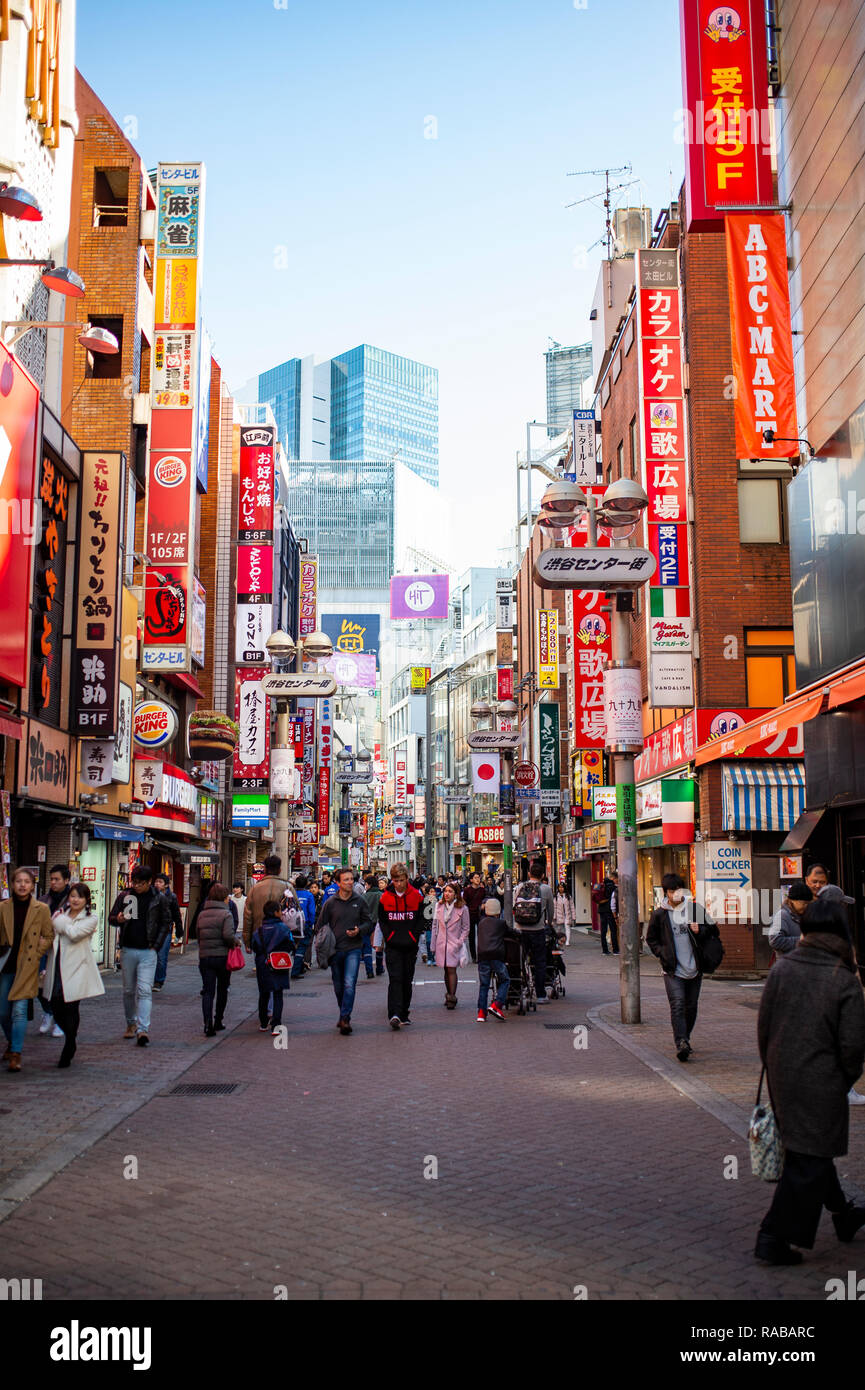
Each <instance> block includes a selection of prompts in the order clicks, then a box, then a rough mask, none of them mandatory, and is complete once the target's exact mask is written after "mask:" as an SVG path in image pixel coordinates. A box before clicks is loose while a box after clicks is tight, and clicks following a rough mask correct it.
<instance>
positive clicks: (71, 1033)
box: [43, 883, 105, 1067]
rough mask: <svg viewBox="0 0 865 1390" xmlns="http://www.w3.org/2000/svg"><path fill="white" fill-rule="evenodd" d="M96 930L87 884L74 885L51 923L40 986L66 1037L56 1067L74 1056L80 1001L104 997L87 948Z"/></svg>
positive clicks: (101, 984) (90, 949)
mask: <svg viewBox="0 0 865 1390" xmlns="http://www.w3.org/2000/svg"><path fill="white" fill-rule="evenodd" d="M97 926H98V922H97V920H96V914H95V913H94V911H93V904H92V901H91V897H90V889H89V888H88V886H87V884H86V883H73V885H72V887H71V888H70V889H69V898H68V900H67V903H66V909H65V911H64V912H61V913H59V915H58V916H57V917H55V918H54V919H53V927H54V945H53V948H52V950H51V954H50V955H49V957H48V963H47V966H46V969H45V983H44V985H43V993H44V995H45V998H46V999H50V1001H51V1012H52V1013H53V1015H54V1017H55V1018H56V1019H57V1022H58V1024H59V1025H60V1027H61V1028H62V1029H63V1032H64V1033H65V1035H66V1042H65V1043H64V1045H63V1051H62V1052H61V1054H60V1061H59V1062H58V1063H57V1065H58V1067H68V1066H69V1064H70V1062H71V1061H72V1058H73V1057H74V1056H75V1049H76V1041H75V1040H76V1038H77V1036H78V1021H79V1019H78V1013H79V1010H78V1005H79V1001H80V1000H82V999H93V998H95V997H96V995H97V994H104V993H105V986H104V985H103V983H102V976H101V975H100V974H99V967H98V966H97V964H96V959H95V957H94V955H93V947H92V946H91V944H90V943H91V938H92V937H93V933H94V932H95V931H96V928H97Z"/></svg>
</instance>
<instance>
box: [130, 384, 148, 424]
mask: <svg viewBox="0 0 865 1390" xmlns="http://www.w3.org/2000/svg"><path fill="white" fill-rule="evenodd" d="M132 423H133V425H149V424H150V392H149V391H136V392H135V395H134V396H133V397H132Z"/></svg>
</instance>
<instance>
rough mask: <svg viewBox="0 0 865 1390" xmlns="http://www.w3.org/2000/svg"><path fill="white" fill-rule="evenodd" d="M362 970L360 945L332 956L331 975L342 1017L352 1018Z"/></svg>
mask: <svg viewBox="0 0 865 1390" xmlns="http://www.w3.org/2000/svg"><path fill="white" fill-rule="evenodd" d="M359 970H360V947H359V946H356V947H355V948H354V950H351V951H337V952H336V954H335V955H334V956H333V957H332V958H331V962H330V977H331V979H332V980H333V992H334V994H335V995H336V1002H337V1004H338V1005H339V1016H340V1018H351V1011H352V1009H353V1008H354V992H355V990H356V988H357V972H358V971H359Z"/></svg>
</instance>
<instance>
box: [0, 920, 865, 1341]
mask: <svg viewBox="0 0 865 1390" xmlns="http://www.w3.org/2000/svg"><path fill="white" fill-rule="evenodd" d="M567 960H568V976H567V988H568V993H567V996H566V998H565V999H563V1000H560V1001H558V1002H555V1003H553V1004H551V1005H550V1006H549V1007H548V1008H546V1009H541V1010H539V1011H538V1012H537V1014H534V1015H531V1016H530V1017H528V1018H519V1017H517V1016H516V1015H515V1014H511V1015H509V1016H508V1018H507V1020H506V1021H505V1022H504V1023H499V1022H497V1021H496V1020H494V1019H492V1018H488V1020H487V1022H486V1023H485V1024H484V1025H483V1026H481V1025H479V1024H477V1023H476V1022H475V1008H474V1007H473V1006H474V1004H475V990H474V987H473V983H472V981H473V980H474V979H475V978H476V972H475V970H474V969H473V968H472V967H468V968H465V969H463V970H461V972H460V975H461V983H460V985H459V1006H458V1008H457V1009H456V1011H455V1012H453V1013H449V1012H447V1011H446V1010H445V1009H443V1008H442V1000H443V987H442V983H441V972H440V971H438V970H434V969H429V968H428V967H425V966H423V965H420V964H419V966H418V973H417V978H418V987H417V988H416V991H415V1002H414V1005H413V1025H412V1027H411V1028H410V1029H408V1030H401V1031H400V1032H399V1033H392V1032H391V1031H390V1030H389V1029H388V1028H387V1026H386V1020H385V1008H384V992H385V989H386V981H385V980H384V979H377V980H374V981H371V982H367V981H366V980H365V979H361V981H360V983H359V985H358V998H357V1004H356V1008H355V1014H354V1019H353V1024H354V1032H353V1035H352V1036H351V1037H350V1038H344V1037H341V1036H340V1035H339V1034H338V1033H337V1032H336V1031H335V1028H334V1023H335V1014H336V1010H335V1008H334V1001H333V995H332V991H331V987H330V980H329V975H325V974H323V973H322V972H320V971H317V970H316V971H315V972H314V973H313V974H311V975H307V977H306V978H305V979H304V980H303V981H301V982H300V985H301V987H300V988H299V989H292V992H291V997H290V999H289V1000H287V1002H286V1009H285V1021H286V1022H287V1038H288V1044H287V1047H286V1048H285V1049H283V1050H280V1049H277V1048H276V1047H274V1040H273V1039H272V1038H271V1037H270V1035H269V1034H264V1035H263V1034H260V1033H259V1031H258V1023H257V1017H256V1015H255V1014H254V1012H253V1006H254V981H253V980H252V979H251V978H250V976H249V974H248V973H246V972H244V974H243V975H242V976H241V977H240V978H235V980H234V982H233V984H232V988H231V993H230V1004H229V1009H228V1015H227V1022H228V1029H227V1031H226V1032H225V1033H224V1034H222V1035H221V1036H220V1037H218V1039H216V1040H214V1041H212V1042H211V1041H208V1040H205V1039H204V1038H202V1036H201V1034H200V1021H199V1017H198V1007H199V1001H198V992H197V991H198V986H199V976H198V971H197V969H196V968H195V950H194V948H193V950H192V952H191V955H189V956H187V957H185V958H184V959H181V958H180V957H179V956H178V955H177V953H176V952H175V953H173V954H172V959H171V962H170V966H169V973H168V983H167V985H166V987H165V990H164V991H163V992H162V993H161V995H159V996H158V997H156V998H155V1000H154V1021H153V1029H152V1039H153V1040H152V1044H151V1046H150V1048H149V1049H148V1050H147V1051H142V1050H141V1049H138V1048H136V1047H135V1045H134V1044H133V1043H129V1042H125V1041H123V1040H122V1039H121V1036H120V1035H121V1033H122V1030H123V1015H122V1009H121V1006H120V999H119V990H118V980H117V979H116V978H115V979H109V980H108V993H107V997H106V998H105V999H100V1000H97V1001H95V1002H93V1001H91V1002H89V1003H88V1004H87V1005H86V1007H85V1009H84V1010H83V1013H82V1029H81V1043H80V1047H79V1052H78V1055H77V1057H76V1059H75V1062H74V1064H73V1067H72V1068H71V1070H70V1071H68V1072H65V1073H60V1072H58V1071H57V1070H56V1068H55V1066H54V1063H55V1061H56V1056H55V1054H56V1053H57V1051H58V1048H59V1046H60V1044H58V1043H56V1042H55V1041H53V1040H52V1039H50V1038H47V1037H45V1038H43V1037H37V1038H33V1039H31V1040H30V1042H29V1045H28V1049H27V1054H26V1063H27V1065H26V1069H25V1070H23V1071H22V1073H21V1074H20V1075H18V1076H3V1077H2V1089H0V1116H2V1119H0V1125H2V1127H3V1131H4V1143H3V1146H2V1151H0V1152H2V1163H3V1170H2V1188H0V1200H2V1203H3V1208H2V1210H3V1213H4V1220H3V1224H2V1233H0V1249H2V1269H0V1276H2V1277H7V1278H9V1277H18V1278H28V1277H29V1278H32V1279H35V1278H38V1279H41V1280H42V1287H43V1297H44V1298H45V1299H75V1300H81V1299H101V1298H116V1297H123V1298H124V1299H128V1300H132V1299H135V1300H139V1299H177V1298H180V1299H206V1298H239V1299H252V1300H272V1299H274V1298H288V1299H289V1300H296V1299H345V1298H349V1299H358V1298H359V1299H364V1300H365V1299H380V1298H387V1299H391V1298H403V1299H421V1300H425V1299H557V1300H574V1299H575V1298H577V1297H583V1296H585V1297H586V1298H588V1299H590V1300H609V1299H636V1300H668V1299H670V1300H682V1299H687V1300H713V1299H740V1300H741V1299H755V1300H775V1299H777V1300H784V1301H791V1300H792V1301H806V1300H819V1301H822V1300H825V1297H826V1293H825V1284H826V1281H827V1280H828V1279H830V1278H832V1277H837V1276H841V1277H845V1278H846V1271H847V1269H848V1267H853V1266H855V1263H856V1261H855V1258H854V1254H855V1253H858V1251H856V1247H842V1246H839V1244H838V1243H837V1241H836V1240H835V1237H834V1232H833V1231H832V1227H831V1224H830V1222H829V1220H828V1218H825V1217H824V1221H823V1223H822V1226H821V1229H820V1233H819V1236H818V1240H817V1247H816V1249H815V1251H814V1252H813V1253H807V1254H806V1258H805V1262H804V1263H803V1264H802V1265H801V1266H800V1267H799V1268H795V1269H775V1268H766V1267H763V1266H760V1265H757V1264H756V1263H755V1261H754V1259H753V1256H752V1250H753V1244H754V1239H755V1235H756V1230H757V1226H758V1225H759V1222H760V1219H761V1217H762V1215H763V1213H764V1211H765V1208H766V1206H767V1205H768V1201H769V1199H770V1196H771V1192H772V1190H773V1189H771V1188H769V1187H767V1186H766V1185H765V1184H763V1183H760V1182H758V1181H757V1180H756V1179H754V1178H752V1177H751V1175H750V1169H749V1162H748V1153H747V1144H746V1142H745V1140H744V1138H743V1134H744V1130H745V1128H746V1123H747V1120H746V1111H748V1110H749V1108H750V1105H751V1103H752V1101H753V1091H754V1089H755V1086H756V1079H757V1076H758V1074H759V1071H758V1066H757V1060H756V1050H755V1042H754V1038H755V1023H756V1007H755V1006H756V1004H757V1001H758V998H759V987H757V988H754V986H753V983H748V982H746V983H730V982H713V981H707V982H706V983H705V985H704V988H703V998H702V1002H701V1011H700V1017H699V1020H698V1024H697V1028H696V1030H695V1033H694V1047H695V1053H694V1059H693V1061H692V1062H690V1063H688V1064H687V1065H686V1066H683V1065H682V1064H680V1063H678V1062H677V1061H676V1059H675V1056H674V1055H673V1052H672V1047H671V1045H670V1044H671V1038H670V1036H669V1027H668V1022H667V1007H666V1000H665V997H664V994H663V988H662V982H661V978H660V972H659V970H658V967H657V965H656V963H655V962H654V961H651V960H649V959H648V958H646V959H645V960H644V962H643V971H642V974H643V994H644V1018H645V1020H646V1021H645V1023H644V1024H643V1025H641V1026H638V1027H634V1028H630V1029H627V1030H625V1029H623V1028H622V1027H621V1025H618V1024H617V1023H616V1021H615V1020H616V1019H617V1018H618V1005H617V1003H615V1001H616V998H617V992H618V973H617V966H618V961H617V960H616V959H615V958H606V957H604V956H602V955H601V953H600V947H599V944H598V942H597V939H593V940H592V939H588V938H587V937H585V936H583V935H580V934H577V935H575V937H574V938H573V939H572V945H571V947H570V948H569V949H568V952H567ZM580 1026H582V1027H586V1028H587V1030H588V1031H587V1035H586V1037H587V1046H586V1047H585V1048H582V1047H580V1048H576V1047H575V1045H574V1044H575V1040H576V1041H578V1042H580V1041H582V1039H581V1038H580V1035H579V1034H576V1035H575V1034H574V1032H573V1029H574V1028H575V1027H580ZM191 1086H195V1087H211V1086H212V1087H224V1088H229V1087H230V1088H233V1089H232V1090H231V1091H230V1093H228V1092H226V1093H222V1094H206V1093H199V1094H197V1095H196V1094H192V1093H190V1092H189V1091H188V1090H187V1091H185V1092H183V1091H181V1092H180V1093H176V1091H177V1088H178V1087H182V1088H188V1087H191ZM13 1112H14V1116H15V1123H14V1129H13V1126H12V1125H11V1124H10V1119H11V1116H12V1114H13ZM851 1134H852V1137H851V1150H850V1154H849V1156H848V1158H847V1159H844V1160H840V1161H839V1164H838V1168H839V1173H840V1174H841V1177H842V1181H844V1182H845V1184H846V1185H847V1186H848V1189H849V1191H850V1192H851V1193H853V1192H855V1185H853V1184H851V1181H850V1179H849V1178H848V1177H847V1173H848V1172H849V1173H851V1174H856V1173H860V1174H861V1172H862V1160H863V1157H865V1117H863V1114H862V1111H861V1110H854V1111H853V1112H852V1114H851ZM731 1158H733V1159H736V1160H738V1178H731V1177H725V1171H726V1172H730V1164H731ZM136 1168H137V1177H133V1176H124V1174H130V1173H132V1172H135V1171H136ZM434 1174H437V1175H436V1176H433V1175H434ZM97 1223H98V1230H99V1236H98V1239H94V1235H93V1233H94V1231H95V1229H96V1227H97ZM862 1239H863V1238H862V1237H861V1236H860V1237H859V1243H860V1244H861V1243H862ZM580 1286H582V1288H581V1287H580ZM582 1289H584V1290H585V1293H584V1294H583V1292H582ZM788 1321H790V1322H794V1321H797V1319H796V1318H794V1317H792V1316H791V1317H789V1318H788Z"/></svg>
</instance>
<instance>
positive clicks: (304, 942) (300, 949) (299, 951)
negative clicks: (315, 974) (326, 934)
mask: <svg viewBox="0 0 865 1390" xmlns="http://www.w3.org/2000/svg"><path fill="white" fill-rule="evenodd" d="M311 945H312V933H310V934H309V935H307V934H306V933H304V935H303V936H302V937H300V939H299V940H298V943H297V946H296V947H295V951H294V965H293V966H292V967H291V979H292V980H298V979H300V976H301V975H302V974H303V963H304V961H305V960H306V956H307V952H308V951H309V948H310V946H311Z"/></svg>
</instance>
